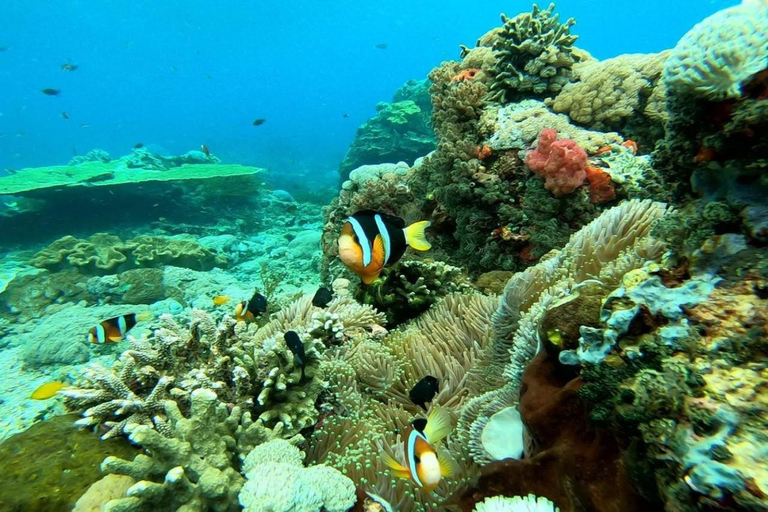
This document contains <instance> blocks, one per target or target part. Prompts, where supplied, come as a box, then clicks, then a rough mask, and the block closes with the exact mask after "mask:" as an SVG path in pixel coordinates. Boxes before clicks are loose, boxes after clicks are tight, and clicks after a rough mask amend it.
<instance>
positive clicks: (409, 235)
mask: <svg viewBox="0 0 768 512" xmlns="http://www.w3.org/2000/svg"><path fill="white" fill-rule="evenodd" d="M431 224H432V223H431V222H429V221H428V220H422V221H421V222H414V223H413V224H411V225H410V226H408V227H407V228H405V242H406V243H407V244H408V245H410V246H411V247H413V248H414V249H416V250H417V251H428V250H429V249H431V248H432V244H430V243H429V241H427V233H426V230H427V228H428V227H429V226H430V225H431Z"/></svg>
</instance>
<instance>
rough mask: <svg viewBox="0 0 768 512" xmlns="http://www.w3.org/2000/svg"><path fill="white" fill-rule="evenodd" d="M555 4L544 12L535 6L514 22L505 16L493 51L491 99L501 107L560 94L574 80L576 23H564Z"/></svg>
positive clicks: (570, 19)
mask: <svg viewBox="0 0 768 512" xmlns="http://www.w3.org/2000/svg"><path fill="white" fill-rule="evenodd" d="M554 9H555V4H554V3H551V4H549V7H547V8H546V9H544V10H541V9H540V8H539V6H538V5H536V4H534V6H533V10H532V11H531V12H530V13H521V14H518V15H517V16H515V17H514V18H507V17H506V16H504V15H502V18H501V20H502V22H503V23H504V26H503V28H502V29H501V30H500V31H499V32H498V33H497V37H496V41H495V42H494V45H493V49H494V50H496V52H497V65H496V67H497V74H496V75H495V76H494V77H493V79H492V81H491V84H490V88H489V89H490V97H491V98H492V100H494V101H498V102H501V103H504V102H508V101H515V100H518V99H522V98H523V97H526V96H527V97H530V96H531V95H534V96H538V97H543V96H545V95H552V94H557V93H558V92H560V91H561V90H562V88H563V87H564V86H565V85H566V84H567V83H568V82H569V81H570V80H571V78H572V75H573V73H572V71H571V67H572V66H573V64H574V63H575V62H576V61H577V58H576V56H575V55H574V52H573V43H574V42H575V41H576V39H577V38H578V36H574V35H571V33H570V30H571V27H572V26H573V25H574V23H575V21H574V20H573V18H569V19H568V20H566V21H565V23H560V20H559V15H558V14H554Z"/></svg>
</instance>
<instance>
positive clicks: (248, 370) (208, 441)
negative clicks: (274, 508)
mask: <svg viewBox="0 0 768 512" xmlns="http://www.w3.org/2000/svg"><path fill="white" fill-rule="evenodd" d="M189 316H190V317H191V318H190V320H189V322H188V323H187V324H186V325H184V323H183V322H180V321H177V320H176V319H175V318H173V317H171V316H170V315H164V316H163V317H161V319H160V326H159V327H158V328H157V329H155V331H154V332H153V333H151V334H149V335H145V336H144V337H143V338H141V339H136V338H132V337H129V340H130V343H131V346H130V348H129V350H126V351H125V352H124V353H123V354H122V356H121V359H120V361H118V362H117V363H116V364H115V366H114V367H112V368H105V367H102V366H94V367H92V368H90V369H88V370H87V371H86V372H85V374H84V376H83V377H82V378H81V380H80V381H79V382H78V383H77V386H78V387H73V388H68V389H66V390H65V391H66V396H67V397H68V400H69V405H70V407H72V408H75V409H79V410H83V409H85V415H86V417H85V418H83V420H80V421H81V423H82V424H85V425H89V426H96V425H101V424H103V425H105V426H106V427H109V428H110V430H109V431H108V432H107V434H106V437H113V436H117V435H120V434H125V435H128V436H129V437H130V439H131V440H132V441H133V442H135V443H137V444H139V445H141V446H143V447H144V448H146V449H147V450H148V451H149V452H150V455H142V456H140V457H137V459H136V460H135V461H134V462H126V461H117V460H111V459H109V460H108V461H107V462H105V465H104V468H105V470H106V471H112V472H117V473H121V474H128V475H130V476H133V477H134V478H136V479H137V480H142V482H139V483H138V484H136V486H134V488H133V490H132V491H130V492H129V493H128V494H129V497H128V498H126V500H128V501H124V502H123V503H122V504H121V505H120V506H121V507H125V508H116V509H114V510H124V511H129V510H131V511H144V510H158V511H159V510H176V509H177V508H178V507H179V506H181V505H182V504H183V503H185V502H188V503H190V504H191V505H190V506H191V507H197V508H190V510H201V511H202V510H230V509H231V510H235V509H236V508H232V507H233V506H234V507H236V494H237V489H238V488H239V486H240V485H241V483H242V479H241V478H240V477H239V475H238V474H237V472H236V471H235V468H237V467H238V465H239V459H240V458H242V457H244V456H245V454H247V453H248V452H249V451H250V450H252V449H253V448H254V446H257V445H259V444H261V443H264V442H266V441H270V440H273V439H287V440H288V441H290V442H291V443H294V444H297V443H299V442H301V441H302V440H303V437H301V436H300V435H299V434H298V433H299V431H300V430H302V429H304V428H307V427H311V426H313V425H314V424H315V422H316V421H317V419H318V410H317V408H316V402H317V401H318V398H319V397H320V396H321V394H322V393H323V392H324V391H325V389H326V387H327V384H326V382H325V381H324V380H323V379H322V378H321V377H322V374H323V371H324V370H323V369H322V367H323V362H324V361H326V360H327V359H328V358H327V357H326V356H325V355H324V353H325V351H326V350H329V349H327V347H331V346H332V345H338V344H340V343H342V342H346V341H347V340H348V338H349V337H352V336H356V337H365V336H370V334H369V332H377V333H378V334H379V335H380V334H381V331H384V332H386V330H384V329H383V327H381V325H380V323H383V321H384V318H383V315H381V314H379V313H377V312H376V311H375V310H373V309H372V308H371V307H370V306H365V305H360V304H358V303H356V302H354V301H353V300H352V299H350V298H349V297H337V298H336V299H335V300H334V301H332V302H331V303H330V304H329V305H328V306H327V307H326V308H324V309H322V310H321V309H320V308H317V307H315V306H313V305H312V296H306V297H302V298H300V299H297V300H296V301H294V302H293V303H291V304H290V305H288V306H287V307H286V308H285V309H283V310H282V311H281V312H279V313H277V314H275V315H273V317H272V319H271V320H270V321H269V322H268V323H267V324H266V325H264V326H262V327H261V328H259V327H258V326H257V325H256V324H255V323H251V324H248V323H246V322H235V321H234V320H233V319H232V318H230V317H228V316H225V317H224V318H223V319H222V320H221V321H220V322H218V323H217V322H216V321H214V319H213V318H212V317H211V316H210V315H209V314H208V313H206V312H204V311H201V310H192V311H191V312H190V313H189ZM326 316H328V319H327V320H324V321H322V320H320V319H324V318H325V317H326ZM287 330H295V331H296V332H297V333H299V335H300V336H301V337H302V339H303V341H304V349H305V353H306V356H307V358H306V359H307V360H306V361H305V363H306V364H305V367H304V371H303V372H302V370H301V368H300V367H299V365H298V363H297V362H296V360H295V359H294V357H293V354H292V352H291V351H290V350H289V349H288V348H287V347H286V346H285V341H284V339H283V335H284V333H285V332H286V331H287ZM330 350H332V351H333V350H339V348H335V347H332V348H331V349H330ZM332 366H333V365H331V367H332ZM210 466H212V467H210ZM209 477H210V478H209ZM163 479H164V483H162V482H163ZM225 481H226V483H225ZM233 493H234V494H233ZM233 496H235V498H234V501H232V500H233ZM158 500H159V501H158ZM174 500H178V501H174ZM161 502H162V503H163V505H162V506H161V505H160V503H161ZM174 504H175V505H174ZM165 507H168V508H165Z"/></svg>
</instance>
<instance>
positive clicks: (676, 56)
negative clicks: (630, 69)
mask: <svg viewBox="0 0 768 512" xmlns="http://www.w3.org/2000/svg"><path fill="white" fill-rule="evenodd" d="M766 67H768V3H766V2H765V1H764V0H744V1H743V2H742V3H741V4H740V5H737V6H735V7H730V8H728V9H723V10H722V11H719V12H716V13H715V14H713V15H712V16H710V17H708V18H706V19H705V20H704V21H702V22H700V23H698V24H696V25H695V26H694V27H693V28H692V29H691V30H689V31H688V33H687V34H685V35H684V36H683V38H682V39H680V41H679V42H678V43H677V45H676V46H675V48H674V49H673V50H672V54H671V55H670V58H669V59H668V60H667V62H666V65H665V66H664V82H665V83H666V85H667V87H668V88H669V89H670V90H672V91H675V92H678V93H682V94H690V95H693V96H702V97H704V98H707V99H713V100H717V99H724V98H738V97H740V96H741V85H742V84H743V83H744V82H746V81H747V80H748V79H749V78H750V77H752V75H754V74H755V73H758V72H760V71H762V70H764V69H765V68H766Z"/></svg>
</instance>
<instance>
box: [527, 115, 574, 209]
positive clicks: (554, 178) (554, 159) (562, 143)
mask: <svg viewBox="0 0 768 512" xmlns="http://www.w3.org/2000/svg"><path fill="white" fill-rule="evenodd" d="M525 163H526V164H527V165H528V167H529V168H530V169H531V170H532V171H534V172H535V173H536V174H538V175H539V176H541V177H542V178H544V188H546V189H547V190H549V191H550V192H552V193H553V194H554V195H555V196H556V197H559V196H563V195H567V194H570V193H571V192H573V191H574V190H576V189H577V188H579V187H580V186H581V185H582V184H583V183H584V180H585V179H586V178H587V170H586V169H587V154H586V153H585V152H584V150H583V149H581V148H580V147H579V146H578V144H576V142H574V141H572V140H570V139H560V140H558V139H557V132H556V131H555V130H553V129H551V128H547V129H545V130H542V131H541V134H540V135H539V143H538V145H537V146H536V149H535V150H534V151H530V152H528V154H526V156H525Z"/></svg>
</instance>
